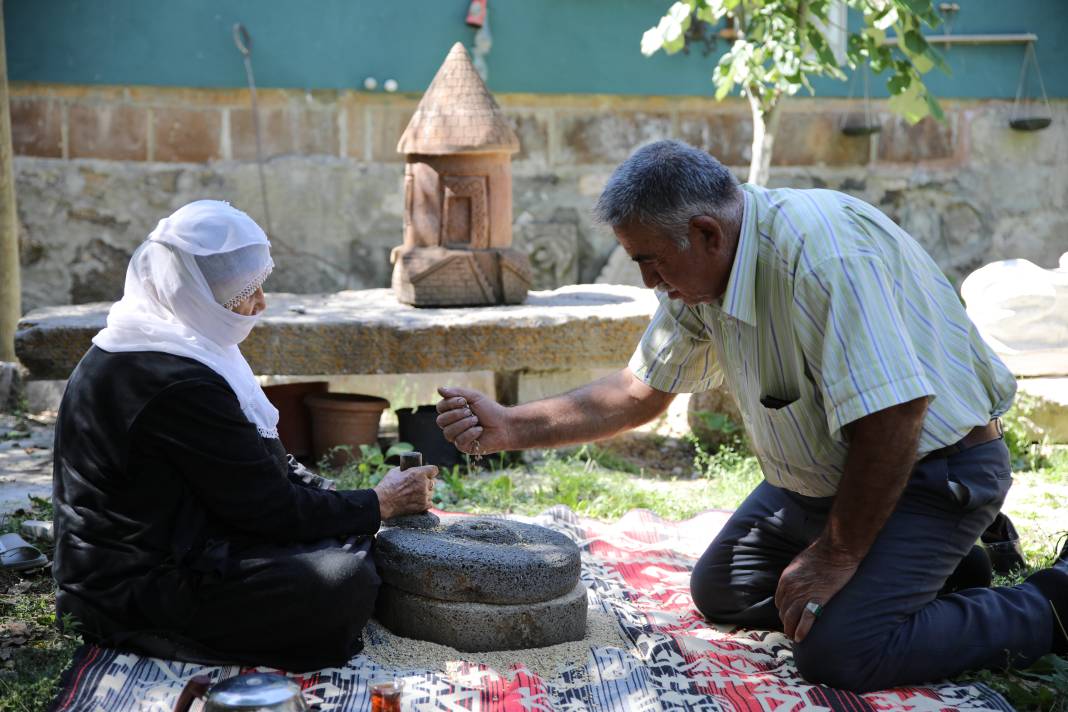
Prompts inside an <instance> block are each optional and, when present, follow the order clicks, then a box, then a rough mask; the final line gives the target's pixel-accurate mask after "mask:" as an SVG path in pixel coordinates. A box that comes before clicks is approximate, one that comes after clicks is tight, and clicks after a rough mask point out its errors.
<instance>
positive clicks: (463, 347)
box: [15, 284, 657, 379]
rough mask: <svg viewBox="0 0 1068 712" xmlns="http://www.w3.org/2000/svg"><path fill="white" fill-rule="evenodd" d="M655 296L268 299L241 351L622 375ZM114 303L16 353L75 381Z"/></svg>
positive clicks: (601, 288) (634, 292) (311, 360)
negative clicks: (459, 301) (456, 303)
mask: <svg viewBox="0 0 1068 712" xmlns="http://www.w3.org/2000/svg"><path fill="white" fill-rule="evenodd" d="M656 305H657V302H656V298H655V296H654V295H653V293H652V291H651V290H647V289H641V288H638V287H628V286H622V285H606V284H577V285H569V286H566V287H561V288H559V289H556V290H552V291H543V292H530V293H529V294H528V295H527V299H526V301H525V302H524V303H523V304H518V305H514V306H495V307H469V308H463V307H460V308H448V309H445V308H435V309H418V308H415V307H411V306H408V305H406V304H401V303H400V302H398V301H397V299H396V297H395V296H394V295H393V291H392V290H389V289H366V290H358V291H346V292H337V293H333V294H282V293H277V294H268V295H267V312H266V313H265V314H264V316H263V318H262V319H261V321H260V323H259V324H257V325H256V327H255V328H254V329H253V330H252V333H251V334H250V335H249V337H248V339H247V340H246V341H245V342H244V343H243V344H242V345H241V350H242V352H243V353H244V354H245V357H246V358H247V359H248V361H249V364H250V365H251V367H252V370H253V371H254V372H255V373H258V374H263V375H268V374H275V375H292V376H305V375H323V374H329V375H335V374H336V375H342V374H375V373H435V372H443V371H494V372H500V373H503V372H522V371H556V370H566V369H572V368H622V367H623V366H624V365H626V363H627V360H628V359H629V358H630V355H631V354H632V353H633V352H634V349H635V347H636V346H637V344H638V341H639V339H640V338H641V335H642V333H643V332H644V330H645V328H646V326H648V324H649V319H650V317H651V316H652V314H653V312H654V311H655V310H656ZM110 306H111V305H110V304H109V303H96V304H82V305H73V306H62V307H47V308H44V309H38V310H35V311H32V312H30V313H29V314H27V315H26V316H25V317H23V318H22V320H21V321H19V325H18V331H17V333H16V335H15V351H16V353H17V355H18V358H19V360H20V361H21V362H22V363H23V364H24V365H25V366H26V368H28V369H29V371H30V375H31V377H32V378H35V379H64V378H67V377H68V376H69V375H70V373H71V371H72V370H74V367H75V366H76V365H77V364H78V361H79V360H80V359H81V357H82V355H83V354H84V353H85V352H86V351H87V350H88V348H89V346H90V345H91V341H92V337H93V336H94V335H95V334H96V333H97V332H98V331H100V329H102V328H103V327H104V325H105V321H106V317H107V311H108V309H109V308H110Z"/></svg>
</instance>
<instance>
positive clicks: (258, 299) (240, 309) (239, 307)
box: [230, 287, 267, 316]
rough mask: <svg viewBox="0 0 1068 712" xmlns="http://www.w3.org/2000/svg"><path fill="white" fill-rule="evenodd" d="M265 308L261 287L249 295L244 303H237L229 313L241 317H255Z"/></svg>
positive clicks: (265, 302)
mask: <svg viewBox="0 0 1068 712" xmlns="http://www.w3.org/2000/svg"><path fill="white" fill-rule="evenodd" d="M266 308H267V299H266V297H264V296H263V287H260V288H259V289H257V290H256V291H255V292H253V293H252V294H250V295H249V296H248V297H247V298H246V299H245V300H244V301H241V302H238V303H237V304H235V305H234V306H233V307H231V308H230V311H232V312H234V313H235V314H240V315H241V316H256V315H257V314H259V313H260V312H262V311H263V310H264V309H266Z"/></svg>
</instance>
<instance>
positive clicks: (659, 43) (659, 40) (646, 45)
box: [641, 27, 664, 57]
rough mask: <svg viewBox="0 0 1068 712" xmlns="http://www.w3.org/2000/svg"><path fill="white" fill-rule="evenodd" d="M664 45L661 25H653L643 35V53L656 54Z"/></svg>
mask: <svg viewBox="0 0 1068 712" xmlns="http://www.w3.org/2000/svg"><path fill="white" fill-rule="evenodd" d="M663 46H664V36H663V35H662V34H661V33H660V28H659V27H651V28H649V29H648V30H646V31H645V34H643V35H642V44H641V48H642V54H644V55H645V56H646V57H648V56H650V55H652V54H655V53H656V51H657V50H658V49H660V48H661V47H663Z"/></svg>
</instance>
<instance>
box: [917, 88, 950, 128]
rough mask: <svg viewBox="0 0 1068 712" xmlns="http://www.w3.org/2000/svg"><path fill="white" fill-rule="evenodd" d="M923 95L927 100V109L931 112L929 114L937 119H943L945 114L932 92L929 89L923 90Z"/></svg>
mask: <svg viewBox="0 0 1068 712" xmlns="http://www.w3.org/2000/svg"><path fill="white" fill-rule="evenodd" d="M923 96H924V98H925V99H926V100H927V111H928V112H929V113H930V114H931V116H933V117H935V118H936V119H938V120H939V121H945V120H946V115H945V114H943V113H942V106H941V104H939V103H938V99H936V98H935V96H934V94H932V93H931V92H929V91H925V92H924V93H923Z"/></svg>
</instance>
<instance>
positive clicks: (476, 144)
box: [397, 42, 519, 156]
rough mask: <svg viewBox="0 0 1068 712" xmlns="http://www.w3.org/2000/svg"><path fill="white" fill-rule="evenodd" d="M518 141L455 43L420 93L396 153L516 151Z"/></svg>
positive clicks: (467, 59)
mask: <svg viewBox="0 0 1068 712" xmlns="http://www.w3.org/2000/svg"><path fill="white" fill-rule="evenodd" d="M518 150H519V138H518V137H516V135H515V132H514V131H512V127H511V126H509V125H508V120H507V119H505V118H504V114H503V113H502V112H501V107H499V106H497V102H496V101H495V100H494V99H493V95H492V94H490V92H489V89H487V88H486V84H485V83H484V82H483V81H482V77H480V76H478V72H477V71H476V70H475V66H474V65H473V64H472V63H471V58H470V57H468V56H467V50H466V49H464V46H463V45H462V44H460V43H459V42H457V43H456V44H454V45H453V46H452V49H451V50H449V56H447V57H446V58H445V62H444V63H443V64H442V65H441V68H440V69H438V73H437V74H435V75H434V81H432V82H430V86H429V87H428V88H427V90H426V93H425V94H423V98H422V100H421V101H420V102H419V106H418V107H417V108H416V110H415V115H414V116H412V120H411V121H409V122H408V128H406V129H405V130H404V133H403V134H402V135H401V137H400V141H398V142H397V152H398V153H405V154H407V153H422V154H429V155H435V156H436V155H447V154H452V153H496V152H507V153H515V152H516V151H518Z"/></svg>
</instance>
